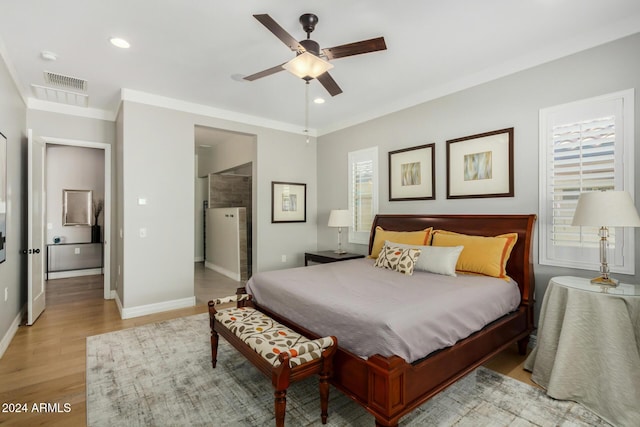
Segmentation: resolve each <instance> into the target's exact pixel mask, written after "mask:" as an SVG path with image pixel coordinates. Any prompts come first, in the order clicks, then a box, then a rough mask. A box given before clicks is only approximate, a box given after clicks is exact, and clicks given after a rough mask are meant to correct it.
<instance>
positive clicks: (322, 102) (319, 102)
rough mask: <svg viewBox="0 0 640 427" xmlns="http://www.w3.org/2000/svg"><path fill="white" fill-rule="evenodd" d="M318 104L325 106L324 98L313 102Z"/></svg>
mask: <svg viewBox="0 0 640 427" xmlns="http://www.w3.org/2000/svg"><path fill="white" fill-rule="evenodd" d="M313 102H315V103H316V104H324V98H316V99H314V100H313Z"/></svg>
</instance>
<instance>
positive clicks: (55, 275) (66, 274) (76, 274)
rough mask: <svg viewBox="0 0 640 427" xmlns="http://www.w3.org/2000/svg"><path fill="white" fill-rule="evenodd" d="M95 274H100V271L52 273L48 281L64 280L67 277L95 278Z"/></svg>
mask: <svg viewBox="0 0 640 427" xmlns="http://www.w3.org/2000/svg"><path fill="white" fill-rule="evenodd" d="M96 274H102V269H101V268H88V269H86V270H71V271H52V272H51V273H49V280H52V279H66V278H68V277H80V276H95V275H96Z"/></svg>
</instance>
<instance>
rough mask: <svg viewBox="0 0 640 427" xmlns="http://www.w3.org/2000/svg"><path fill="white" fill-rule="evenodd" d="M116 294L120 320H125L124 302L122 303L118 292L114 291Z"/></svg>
mask: <svg viewBox="0 0 640 427" xmlns="http://www.w3.org/2000/svg"><path fill="white" fill-rule="evenodd" d="M112 292H115V293H116V296H115V299H116V307H118V311H119V312H120V318H121V319H124V317H122V301H120V295H118V292H116V291H112Z"/></svg>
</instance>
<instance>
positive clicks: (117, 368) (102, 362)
mask: <svg viewBox="0 0 640 427" xmlns="http://www.w3.org/2000/svg"><path fill="white" fill-rule="evenodd" d="M209 337H210V331H209V321H208V314H207V313H204V314H198V315H195V316H188V317H183V318H179V319H175V320H168V321H164V322H159V323H154V324H150V325H145V326H139V327H136V328H131V329H126V330H122V331H118V332H112V333H108V334H103V335H96V336H92V337H88V338H87V424H88V425H89V426H128V427H129V426H272V425H275V419H274V414H273V388H272V386H271V380H270V379H267V378H266V377H264V376H263V375H262V374H261V373H260V372H259V371H258V370H257V369H256V368H254V367H253V365H251V364H250V363H249V362H247V361H246V360H245V359H244V358H243V357H242V356H240V354H239V353H238V352H236V350H235V349H233V348H232V347H231V346H230V345H228V344H227V342H226V341H225V340H224V339H223V338H221V339H220V343H219V350H218V364H217V367H216V369H213V368H212V367H211V346H210V341H209ZM285 423H286V425H287V426H316V425H317V426H320V425H322V424H321V422H320V403H319V398H318V383H317V380H316V379H315V378H309V379H307V380H304V381H300V382H297V383H294V384H292V385H291V387H290V388H289V390H288V393H287V412H286V418H285ZM327 425H329V426H368V427H370V426H373V425H374V417H373V416H372V415H371V414H369V413H368V412H367V411H365V410H364V409H363V408H362V407H360V406H359V405H357V404H356V403H354V402H353V401H351V400H350V399H349V398H347V397H346V396H345V395H343V394H342V393H340V392H339V391H337V390H336V389H335V388H333V387H332V388H331V392H330V400H329V420H328V424H327ZM400 425H401V426H452V425H456V426H474V427H476V426H514V425H515V426H556V425H571V426H606V425H608V424H607V423H606V422H604V421H602V420H601V419H600V418H598V417H597V416H596V415H594V414H592V413H591V412H589V411H588V410H586V409H584V408H583V407H582V406H580V405H579V404H577V403H573V402H561V401H556V400H553V399H550V398H548V397H547V396H546V395H545V394H544V392H543V391H541V390H539V389H537V388H534V387H531V386H529V385H527V384H524V383H522V382H519V381H517V380H514V379H512V378H508V377H505V376H503V375H500V374H498V373H496V372H494V371H491V370H489V369H486V368H478V369H476V370H475V371H474V372H472V373H471V374H470V375H469V376H468V377H466V378H464V379H462V380H461V381H458V382H457V383H456V384H454V385H452V386H451V387H449V388H448V389H446V390H445V391H443V392H442V393H440V394H438V395H437V396H435V397H434V398H432V399H431V400H429V401H427V402H426V403H425V404H423V405H422V406H421V407H419V408H418V409H416V410H415V411H413V412H412V413H410V414H408V415H406V416H405V417H403V418H402V419H401V420H400Z"/></svg>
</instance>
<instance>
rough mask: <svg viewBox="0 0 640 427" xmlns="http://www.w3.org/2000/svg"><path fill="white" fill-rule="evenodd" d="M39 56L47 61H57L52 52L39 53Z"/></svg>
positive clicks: (56, 56)
mask: <svg viewBox="0 0 640 427" xmlns="http://www.w3.org/2000/svg"><path fill="white" fill-rule="evenodd" d="M40 56H41V57H42V59H46V60H47V61H55V60H56V59H58V55H56V54H55V53H53V52H49V51H48V50H43V51H42V52H40Z"/></svg>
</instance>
